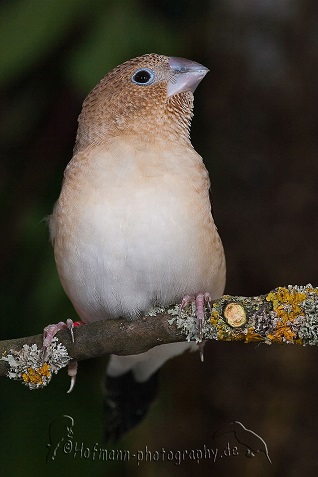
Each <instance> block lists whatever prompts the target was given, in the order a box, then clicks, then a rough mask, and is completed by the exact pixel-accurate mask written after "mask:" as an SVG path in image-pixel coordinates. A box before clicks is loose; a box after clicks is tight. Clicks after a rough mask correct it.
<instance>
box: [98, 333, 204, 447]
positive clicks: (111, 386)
mask: <svg viewBox="0 0 318 477" xmlns="http://www.w3.org/2000/svg"><path fill="white" fill-rule="evenodd" d="M187 349H191V350H195V349H197V345H196V344H195V343H194V342H191V343H188V342H187V341H184V342H180V343H170V344H162V345H160V346H155V347H154V348H151V349H150V350H148V351H146V352H145V353H140V354H137V355H130V356H117V355H114V354H113V355H111V357H110V360H109V363H108V366H107V372H106V381H105V384H106V397H105V421H106V433H105V435H106V438H107V439H113V440H117V439H119V438H120V437H121V436H122V435H123V434H124V433H125V432H127V431H128V430H129V429H131V428H132V427H134V426H136V425H137V424H138V423H139V422H140V421H141V420H142V419H143V417H144V416H145V414H146V413H147V411H148V409H149V407H150V405H151V403H152V402H153V401H154V400H155V398H156V396H157V394H158V390H159V385H158V373H159V369H160V367H161V366H162V365H163V364H164V363H165V362H166V361H167V360H168V359H169V358H172V357H173V356H177V355H178V354H181V353H183V352H184V351H185V350H187Z"/></svg>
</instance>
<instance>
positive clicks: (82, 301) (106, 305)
mask: <svg viewBox="0 0 318 477" xmlns="http://www.w3.org/2000/svg"><path fill="white" fill-rule="evenodd" d="M207 71H208V70H207V69H206V68H205V67H203V66H202V65H199V64H198V63H195V62H192V61H189V60H185V59H181V58H174V57H167V56H163V55H157V54H148V55H144V56H141V57H138V58H135V59H132V60H129V61H127V62H125V63H123V64H122V65H120V66H118V67H116V68H115V69H114V70H112V71H111V72H110V73H108V74H107V75H106V76H105V77H104V78H103V79H102V80H101V82H100V83H99V84H98V85H97V86H96V87H95V88H94V89H93V90H92V92H91V93H90V94H89V95H88V97H87V98H86V100H85V101H84V104H83V109H82V112H81V114H80V116H79V125H78V133H77V137H76V144H75V148H74V156H73V158H72V160H71V161H70V163H69V164H68V166H67V168H66V170H65V175H64V181H63V186H62V191H61V194H60V197H59V199H58V201H57V203H56V205H55V208H54V211H53V214H52V217H51V220H50V230H51V237H52V242H53V245H54V253H55V259H56V264H57V269H58V273H59V276H60V280H61V283H62V285H63V287H64V289H65V291H66V293H67V295H68V296H69V298H70V300H71V301H72V303H73V305H74V307H75V309H76V311H77V313H78V314H79V316H80V318H81V319H82V320H83V321H84V322H91V321H96V320H102V319H107V318H126V319H134V318H136V317H138V316H140V315H142V314H143V313H145V312H146V311H147V310H148V309H149V308H151V307H152V306H154V305H156V304H159V305H168V304H171V303H175V302H178V301H179V302H181V300H182V298H183V297H184V296H186V295H188V296H192V295H193V296H196V295H197V294H198V293H199V292H203V293H205V292H207V293H208V294H209V295H210V296H211V297H212V298H218V297H220V296H221V295H222V293H223V290H224V283H225V260H224V253H223V248H222V243H221V240H220V238H219V235H218V233H217V229H216V226H215V224H214V221H213V218H212V214H211V206H210V202H209V187H210V182H209V177H208V173H207V171H206V169H205V166H204V164H203V161H202V158H201V157H200V156H199V154H197V152H196V151H195V150H194V148H193V146H192V144H191V141H190V136H189V131H190V124H191V118H192V110H193V91H194V90H195V88H196V86H197V85H198V84H199V82H200V81H201V79H202V78H203V77H204V76H205V74H206V73H207ZM145 326H147V323H145ZM193 346H194V345H193V344H189V343H178V344H172V345H162V346H159V347H156V348H153V349H152V350H149V351H148V352H147V353H143V354H141V355H137V356H127V357H119V356H112V357H111V359H110V363H109V365H108V370H107V375H108V378H107V379H108V381H109V383H110V381H111V380H114V379H115V380H116V378H118V379H124V377H125V379H126V378H127V376H128V374H127V373H130V374H129V376H130V377H129V379H131V377H132V378H133V380H134V381H137V383H139V384H140V383H142V384H144V383H145V382H146V381H147V380H148V379H149V378H150V377H151V376H153V375H154V373H155V372H156V371H157V370H158V368H159V367H160V366H161V365H162V364H163V362H164V361H166V360H167V359H168V358H169V357H171V356H174V355H176V354H179V353H181V352H182V351H184V350H185V349H186V348H191V347H192V348H193ZM112 384H114V382H112ZM125 386H127V382H126V383H125ZM129 389H130V390H131V389H132V382H130V381H129ZM129 392H130V391H129ZM148 394H149V393H148ZM150 394H151V393H150ZM109 399H111V398H109ZM131 399H132V398H131ZM117 410H118V409H117ZM134 412H135V411H134ZM113 417H114V416H113ZM113 417H112V418H111V419H113ZM111 419H110V420H108V424H109V427H110V428H112V426H113V428H112V429H110V431H109V434H110V435H112V436H115V437H118V436H119V435H120V434H121V433H122V432H124V431H125V430H127V427H129V426H130V425H134V424H135V422H129V424H128V423H122V422H121V423H120V424H114V425H113V424H112V423H111V422H110V421H111ZM114 419H115V418H114ZM114 419H113V421H114ZM116 419H117V421H118V419H119V418H118V416H117V415H116ZM116 419H115V421H116ZM128 420H129V419H128ZM117 421H116V422H117ZM116 426H117V427H116Z"/></svg>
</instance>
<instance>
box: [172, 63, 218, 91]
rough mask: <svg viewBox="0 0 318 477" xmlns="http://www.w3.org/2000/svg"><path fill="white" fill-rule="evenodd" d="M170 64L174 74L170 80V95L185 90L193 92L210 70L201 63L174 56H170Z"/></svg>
mask: <svg viewBox="0 0 318 477" xmlns="http://www.w3.org/2000/svg"><path fill="white" fill-rule="evenodd" d="M169 66H170V69H171V70H172V73H173V74H172V75H171V78H170V80H169V82H168V97H169V96H173V95H174V94H178V93H182V92H185V91H191V92H192V93H193V92H194V90H195V89H196V87H197V86H198V84H199V83H200V81H201V80H202V79H203V78H204V77H205V75H206V74H207V72H208V71H209V70H208V68H206V67H205V66H203V65H200V63H196V62H195V61H190V60H186V59H185V58H176V57H174V56H170V58H169Z"/></svg>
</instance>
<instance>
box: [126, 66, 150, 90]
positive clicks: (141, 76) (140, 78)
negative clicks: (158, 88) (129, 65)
mask: <svg viewBox="0 0 318 477" xmlns="http://www.w3.org/2000/svg"><path fill="white" fill-rule="evenodd" d="M154 79H155V73H154V72H153V71H152V70H150V69H148V68H140V69H139V70H137V71H135V73H134V74H133V75H132V77H131V81H132V82H133V83H136V84H139V85H141V86H148V85H149V84H151V83H153V81H154Z"/></svg>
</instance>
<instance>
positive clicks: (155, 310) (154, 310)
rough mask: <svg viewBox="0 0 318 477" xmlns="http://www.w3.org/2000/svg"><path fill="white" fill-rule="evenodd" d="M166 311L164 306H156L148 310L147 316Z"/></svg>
mask: <svg viewBox="0 0 318 477" xmlns="http://www.w3.org/2000/svg"><path fill="white" fill-rule="evenodd" d="M164 312H165V308H163V307H162V306H154V307H152V308H150V310H148V311H147V313H146V314H145V316H156V315H158V314H159V313H164Z"/></svg>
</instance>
